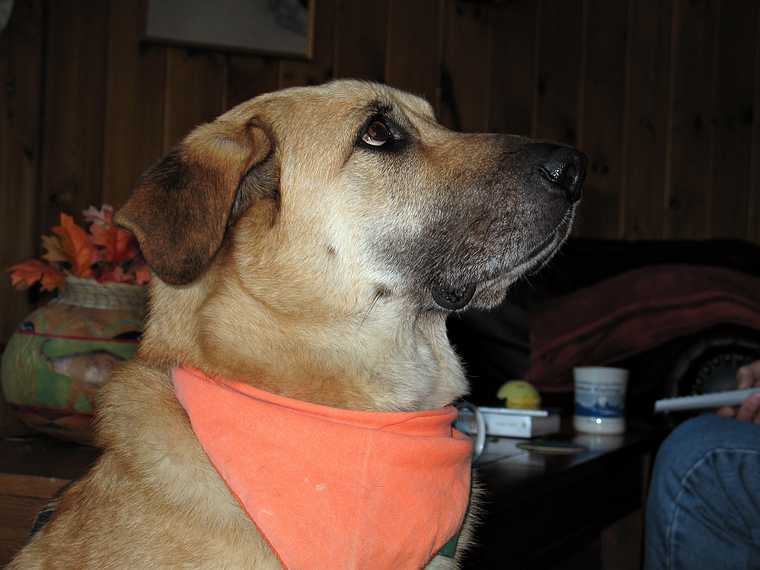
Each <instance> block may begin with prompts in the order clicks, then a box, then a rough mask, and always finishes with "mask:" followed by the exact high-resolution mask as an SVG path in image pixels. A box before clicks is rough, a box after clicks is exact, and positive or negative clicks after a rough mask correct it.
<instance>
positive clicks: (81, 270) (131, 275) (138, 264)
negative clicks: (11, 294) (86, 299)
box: [9, 205, 150, 291]
mask: <svg viewBox="0 0 760 570" xmlns="http://www.w3.org/2000/svg"><path fill="white" fill-rule="evenodd" d="M83 214H84V219H85V220H86V221H87V222H88V223H89V224H90V227H89V233H87V232H86V231H85V230H84V229H83V228H81V227H80V226H78V225H77V224H76V223H74V220H73V218H72V217H71V216H67V215H66V214H61V225H60V226H56V227H55V228H53V233H54V234H55V235H52V236H42V247H43V250H44V253H43V255H42V259H43V260H45V261H47V263H45V262H44V261H40V260H29V261H25V262H23V263H20V264H18V265H15V266H13V267H12V268H11V269H10V270H9V271H10V272H11V282H12V284H13V285H14V286H15V287H17V288H19V289H26V288H27V287H29V286H31V285H33V284H35V283H38V282H39V283H40V284H41V285H42V288H43V289H45V290H47V291H53V290H55V289H57V288H59V287H61V286H62V285H63V283H64V280H65V278H66V276H67V275H74V276H76V277H82V278H85V279H88V278H89V279H95V280H97V281H98V282H101V283H104V282H115V283H135V284H137V285H144V284H146V283H147V282H148V281H149V280H150V270H149V269H148V267H147V266H146V265H145V260H144V259H143V258H142V255H141V254H140V248H139V246H138V245H137V240H136V239H135V237H134V235H132V233H131V232H129V231H128V230H125V229H123V228H119V227H117V226H116V225H115V224H114V222H113V218H114V209H113V208H112V207H111V206H108V205H103V206H101V208H100V209H98V208H95V207H94V206H90V207H89V208H88V209H87V210H85V211H84V212H83Z"/></svg>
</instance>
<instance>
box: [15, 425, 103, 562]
mask: <svg viewBox="0 0 760 570" xmlns="http://www.w3.org/2000/svg"><path fill="white" fill-rule="evenodd" d="M97 455H98V452H97V450H95V449H94V448H92V447H87V446H82V445H75V444H69V443H65V442H60V441H57V440H54V439H52V438H48V437H46V436H29V437H19V438H5V439H0V566H3V565H5V564H6V563H7V562H8V561H9V560H10V559H11V557H12V556H13V555H14V553H15V552H16V551H18V549H19V548H21V546H23V545H24V544H25V543H26V541H27V540H28V538H29V531H30V529H31V527H32V522H33V521H34V517H35V516H36V514H37V512H38V511H39V510H40V509H41V508H42V506H44V505H45V503H47V501H48V500H49V499H50V497H52V496H53V495H55V493H56V492H58V491H59V490H60V489H61V488H62V487H63V486H64V485H66V484H67V483H69V482H70V481H71V480H72V479H76V478H78V477H81V476H82V475H83V474H84V473H85V472H86V471H87V469H89V467H90V466H91V465H92V464H93V463H94V462H95V460H96V458H97Z"/></svg>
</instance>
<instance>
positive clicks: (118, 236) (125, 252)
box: [90, 224, 139, 265]
mask: <svg viewBox="0 0 760 570" xmlns="http://www.w3.org/2000/svg"><path fill="white" fill-rule="evenodd" d="M90 234H92V242H93V243H94V244H95V245H97V246H100V247H102V248H103V249H104V250H105V251H104V252H103V255H102V256H101V257H102V260H103V261H107V262H108V263H113V264H115V265H118V264H120V263H122V262H124V261H127V260H129V259H132V258H134V257H136V256H137V255H138V253H139V249H138V247H137V242H136V241H135V238H134V236H133V235H132V233H131V232H128V231H127V230H124V229H122V228H119V227H117V226H114V225H106V224H93V225H92V226H90Z"/></svg>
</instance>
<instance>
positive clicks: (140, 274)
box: [134, 263, 150, 285]
mask: <svg viewBox="0 0 760 570" xmlns="http://www.w3.org/2000/svg"><path fill="white" fill-rule="evenodd" d="M134 274H135V283H137V284H138V285H145V284H147V283H148V282H149V281H150V269H148V266H147V265H145V264H144V263H143V264H142V265H139V266H138V267H136V268H135V270H134Z"/></svg>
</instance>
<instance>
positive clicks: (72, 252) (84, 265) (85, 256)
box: [53, 214, 98, 278]
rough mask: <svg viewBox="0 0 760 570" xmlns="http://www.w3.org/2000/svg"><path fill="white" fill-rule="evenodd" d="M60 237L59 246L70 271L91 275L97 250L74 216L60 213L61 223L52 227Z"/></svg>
mask: <svg viewBox="0 0 760 570" xmlns="http://www.w3.org/2000/svg"><path fill="white" fill-rule="evenodd" d="M53 233H55V234H56V235H58V237H59V238H60V239H61V247H62V249H63V251H64V253H65V254H66V256H67V257H68V258H69V261H70V262H71V272H72V273H73V274H74V275H75V276H77V277H83V278H87V277H92V265H93V264H94V263H95V262H96V261H98V252H97V251H96V249H95V246H94V245H93V244H92V242H91V241H90V239H89V237H88V236H87V232H85V231H84V230H83V229H82V228H80V227H79V226H78V225H77V224H76V223H74V218H72V217H71V216H68V215H66V214H61V225H60V226H56V227H54V228H53Z"/></svg>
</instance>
